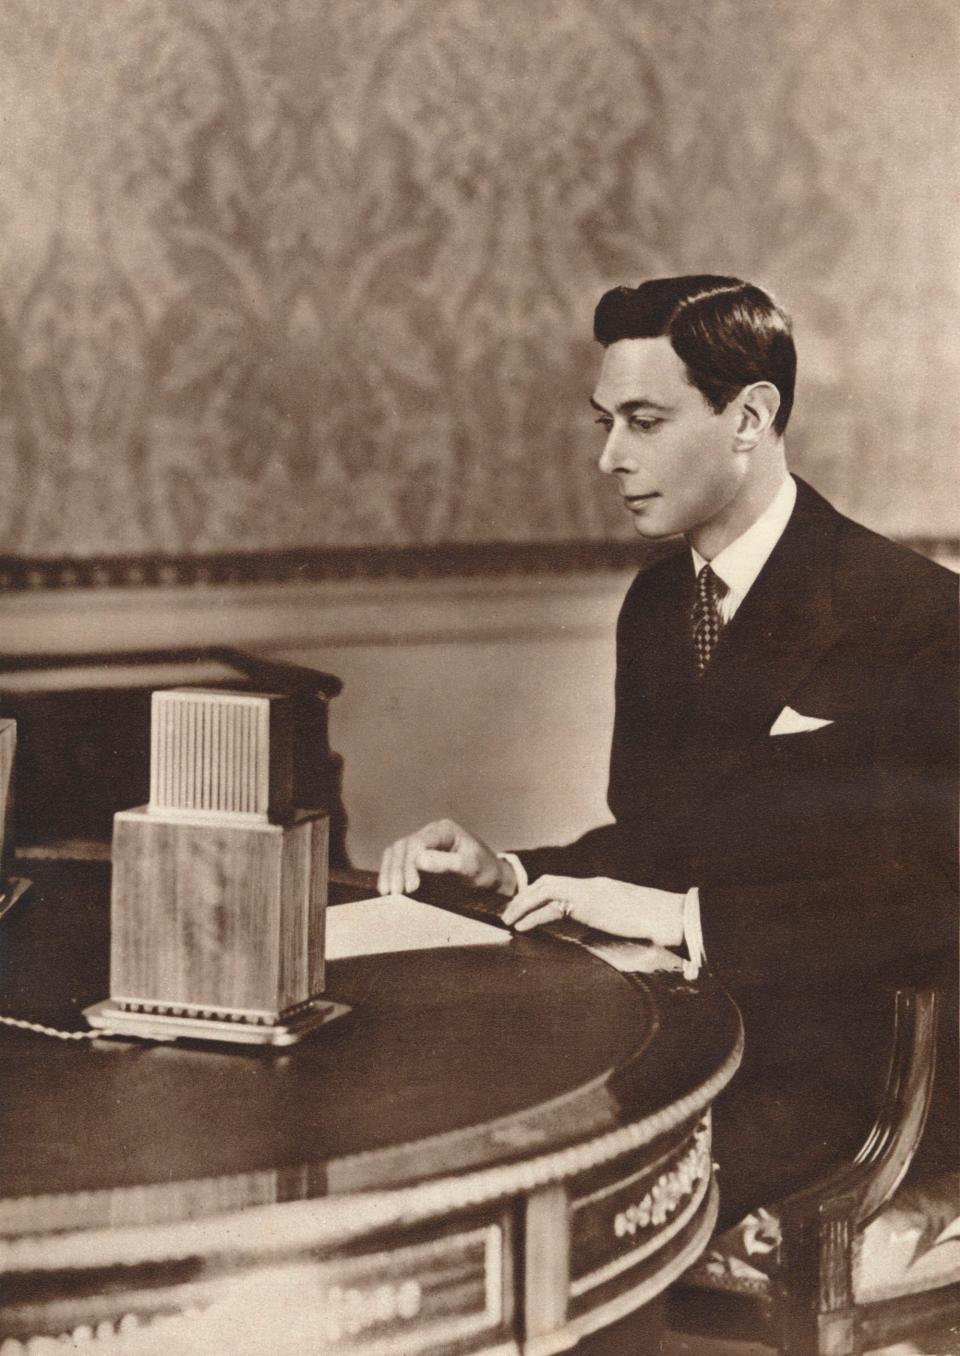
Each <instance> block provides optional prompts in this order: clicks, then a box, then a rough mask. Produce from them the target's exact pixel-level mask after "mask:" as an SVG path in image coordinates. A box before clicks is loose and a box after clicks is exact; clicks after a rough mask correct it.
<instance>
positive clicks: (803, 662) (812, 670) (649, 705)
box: [520, 482, 958, 1076]
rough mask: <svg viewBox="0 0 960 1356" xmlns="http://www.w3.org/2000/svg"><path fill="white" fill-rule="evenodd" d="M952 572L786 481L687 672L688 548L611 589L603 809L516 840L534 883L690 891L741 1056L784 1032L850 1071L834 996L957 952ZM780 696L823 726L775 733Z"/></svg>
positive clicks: (769, 1056) (770, 1049) (847, 1017)
mask: <svg viewBox="0 0 960 1356" xmlns="http://www.w3.org/2000/svg"><path fill="white" fill-rule="evenodd" d="M957 583H958V581H957V579H956V577H955V576H954V575H953V574H951V573H950V572H949V571H948V570H946V569H943V568H942V567H940V566H938V565H936V564H933V563H932V562H930V561H929V560H926V559H924V558H922V557H920V556H918V555H916V554H914V553H913V552H911V551H909V550H906V549H904V548H902V547H900V546H897V545H894V544H893V543H891V542H889V541H887V540H885V539H884V538H882V537H879V536H877V535H876V534H875V533H873V532H870V531H868V530H867V529H865V528H863V527H861V526H859V525H858V524H856V523H854V522H851V521H850V520H849V519H848V518H845V517H844V516H842V515H841V514H840V513H838V512H836V511H835V510H834V509H833V508H832V507H831V506H830V505H829V504H828V503H827V502H826V501H825V500H824V499H822V498H821V497H820V496H819V495H818V494H816V493H815V491H813V490H812V489H811V488H810V487H809V486H808V485H805V484H804V483H803V482H798V496H797V504H796V508H795V510H794V513H793V515H792V517H791V519H790V522H789V523H788V525H787V528H786V531H785V532H784V534H783V536H782V537H781V539H780V541H779V542H778V544H777V546H776V547H775V549H774V551H773V553H772V554H771V556H770V558H769V560H768V561H767V563H766V565H765V566H764V568H763V570H762V571H761V573H760V575H759V577H758V579H757V581H756V583H755V584H754V586H753V588H752V589H751V590H750V592H749V594H748V595H747V597H746V599H745V600H744V602H743V604H742V605H741V607H740V608H739V610H738V612H737V614H736V616H735V617H734V618H733V620H732V622H731V623H730V624H729V625H728V626H727V627H726V628H725V630H724V631H723V633H722V635H721V638H720V642H719V644H718V646H717V649H716V651H715V652H714V655H713V658H712V660H711V662H710V665H709V666H708V668H707V670H706V673H705V674H704V676H703V677H702V678H698V676H697V673H696V669H695V663H694V657H693V648H692V641H691V637H690V622H689V615H690V608H691V606H692V602H693V585H694V578H693V566H692V562H691V559H690V553H689V550H688V549H686V548H682V549H680V550H678V551H677V553H675V554H672V555H670V556H668V557H667V558H665V559H662V560H660V561H659V562H658V563H656V564H655V565H653V566H651V567H650V568H649V569H647V570H645V571H644V572H642V573H641V574H640V575H639V576H638V577H637V578H636V580H635V581H634V583H633V584H632V586H631V588H630V590H629V592H628V594H627V596H626V599H625V601H624V604H623V608H622V611H621V614H620V620H619V624H618V631H617V679H616V719H615V726H614V734H613V744H612V751H611V760H610V784H609V796H608V801H609V806H610V809H611V811H612V813H613V815H614V821H615V822H614V823H613V824H609V825H605V826H603V827H601V828H598V829H594V830H592V831H591V832H589V833H587V834H586V835H584V837H583V838H581V839H579V840H578V841H577V842H575V843H573V844H570V845H568V846H566V847H560V848H541V849H535V850H533V851H528V852H521V853H520V857H521V859H522V861H523V862H524V865H525V867H526V869H527V871H528V873H529V875H530V877H531V879H534V878H535V877H536V876H539V875H542V874H545V873H553V874H564V875H575V876H594V875H600V876H611V877H614V878H616V879H620V880H626V881H632V882H635V883H638V884H642V885H653V886H659V887H661V888H663V889H670V890H687V889H688V888H689V887H691V886H694V885H696V886H698V887H699V889H700V900H701V917H702V924H703V932H704V940H705V945H706V952H707V959H708V964H709V965H710V967H711V968H712V969H713V970H714V971H715V972H716V973H717V974H718V975H719V977H720V978H721V980H722V981H723V982H724V983H725V984H726V985H727V986H728V987H729V988H730V989H731V991H732V992H733V993H734V995H735V996H736V997H737V998H738V1000H739V1001H740V1003H741V1007H742V1009H743V1010H744V1015H745V1024H746V1029H747V1050H748V1062H749V1060H750V1059H752V1060H753V1063H754V1065H755V1066H756V1065H757V1064H758V1062H759V1063H760V1064H763V1063H764V1062H766V1065H767V1066H768V1067H769V1065H770V1064H771V1063H772V1064H774V1065H777V1064H779V1065H780V1066H781V1067H783V1065H784V1060H785V1058H786V1056H785V1054H784V1048H785V1047H784V1040H785V1028H786V1030H787V1034H788V1035H792V1039H789V1040H788V1044H789V1045H791V1046H792V1047H793V1054H794V1056H795V1057H796V1058H795V1063H796V1064H797V1065H798V1066H802V1065H803V1064H804V1062H805V1061H806V1062H807V1063H808V1064H809V1063H811V1062H818V1061H819V1063H820V1069H821V1073H822V1071H823V1070H825V1069H826V1067H827V1064H828V1063H829V1057H830V1056H831V1054H832V1055H833V1056H834V1057H835V1063H836V1062H839V1065H840V1066H849V1062H850V1059H851V1058H852V1056H851V1055H850V1053H849V1051H841V1050H839V1047H837V1046H836V1043H835V1042H834V1040H833V1036H834V1034H835V1032H836V1030H837V1027H838V1025H839V1026H841V1027H846V1028H847V1030H848V1033H849V1034H851V1035H852V1036H853V1037H854V1044H856V1043H857V1040H858V1039H859V1036H858V1035H857V1034H855V1033H858V1032H862V1029H863V1027H864V1023H865V1022H866V1023H867V1025H869V1024H870V1022H871V1021H873V1020H874V1018H875V1015H876V1013H875V1010H874V1014H873V1017H868V1018H865V1017H864V1015H863V1014H864V1011H866V1009H864V1007H863V1003H862V1002H861V1005H860V1012H859V1014H855V1013H853V1012H852V1010H851V1005H850V1002H849V1001H848V1000H849V999H850V998H851V997H852V996H856V997H857V998H858V999H861V1000H862V999H865V997H866V994H867V991H868V990H869V989H870V987H871V985H872V984H873V981H874V979H875V977H876V976H878V975H879V974H881V973H884V972H886V973H893V974H894V975H895V974H897V973H898V972H900V971H903V970H913V969H914V968H915V966H916V963H917V961H918V959H921V958H924V957H929V956H934V955H937V954H938V953H939V954H941V955H943V954H947V955H949V956H951V958H952V959H953V963H954V964H955V957H956V939H957V884H956V871H957V823H958V809H957V724H958V715H957V712H958V660H957V630H958V607H957ZM785 706H790V707H792V708H793V709H794V710H795V711H797V712H800V713H802V714H803V715H807V716H816V717H820V718H823V719H829V720H830V721H832V724H830V725H827V726H824V727H823V728H822V729H818V730H816V731H813V732H804V733H798V734H786V735H778V736H771V735H770V733H769V731H770V728H771V726H772V725H773V723H774V720H775V719H776V717H777V715H778V714H779V713H780V712H781V711H782V710H783V708H784V707H785ZM814 990H815V991H817V992H818V995H819V996H818V997H817V999H816V1001H814V1002H812V1003H811V1002H810V1001H809V999H808V997H807V996H808V995H809V993H810V992H811V991H814ZM821 1019H822V1020H821ZM804 1023H806V1027H804ZM801 1033H802V1034H801ZM798 1043H799V1044H798ZM853 1058H855V1057H853ZM823 1076H826V1075H823Z"/></svg>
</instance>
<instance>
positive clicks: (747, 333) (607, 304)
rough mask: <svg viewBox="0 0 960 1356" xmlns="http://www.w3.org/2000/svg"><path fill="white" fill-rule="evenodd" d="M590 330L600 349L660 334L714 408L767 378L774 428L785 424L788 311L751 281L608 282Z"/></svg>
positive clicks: (789, 398) (791, 355)
mask: <svg viewBox="0 0 960 1356" xmlns="http://www.w3.org/2000/svg"><path fill="white" fill-rule="evenodd" d="M593 333H594V338H595V339H597V341H598V342H599V343H601V344H603V346H604V348H606V347H607V346H608V345H609V344H614V343H616V342H617V340H618V339H657V338H659V337H660V336H661V335H665V336H666V337H667V338H668V339H669V340H670V343H671V345H672V347H673V351H674V352H675V353H676V355H677V357H678V358H680V359H681V360H682V361H683V363H684V364H685V366H686V369H687V380H688V381H689V382H690V384H691V386H695V387H696V388H697V390H698V391H699V392H700V393H701V395H702V396H703V398H704V399H705V400H706V402H707V404H708V405H709V406H710V408H711V409H712V410H713V411H714V413H715V414H719V413H720V412H721V411H722V410H725V409H726V407H727V406H728V405H729V403H730V401H731V400H733V398H734V397H735V396H736V395H737V394H738V393H739V392H740V391H742V390H743V388H744V386H749V385H750V384H751V383H752V382H755V381H769V382H772V384H773V385H774V386H776V388H777V390H778V391H779V392H780V408H779V410H778V411H777V416H776V418H775V419H774V421H773V427H774V431H775V432H776V433H782V432H783V430H784V429H785V428H786V427H787V420H788V419H789V418H790V411H791V409H792V408H793V388H794V383H795V381H796V375H797V353H796V349H795V348H794V346H793V336H792V334H791V325H790V317H789V316H788V315H787V313H786V312H785V311H784V310H782V309H781V307H779V306H778V305H777V303H776V302H775V301H774V300H773V298H772V297H769V296H768V295H767V293H766V292H764V291H763V289H762V288H760V287H754V286H753V284H752V283H745V282H742V281H741V280H740V279H739V278H719V277H715V276H714V275H713V274H710V273H703V274H693V275H689V276H686V277H682V278H651V279H650V280H649V281H648V282H644V283H641V284H640V286H639V287H614V288H613V289H612V291H610V292H606V293H604V295H603V296H602V297H601V298H600V301H599V302H598V304H597V309H596V311H595V313H594V317H593Z"/></svg>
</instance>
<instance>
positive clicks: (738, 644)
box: [697, 481, 839, 754]
mask: <svg viewBox="0 0 960 1356" xmlns="http://www.w3.org/2000/svg"><path fill="white" fill-rule="evenodd" d="M838 522H839V515H838V514H836V513H835V511H834V510H833V509H832V508H831V507H830V505H829V504H827V502H826V501H825V500H823V499H821V498H820V496H819V495H818V494H816V493H815V491H813V490H812V489H811V488H810V487H809V486H808V485H806V484H805V483H804V482H803V481H798V482H797V503H796V507H795V509H794V511H793V514H792V516H791V518H790V521H789V523H788V524H787V527H786V529H785V531H784V533H783V536H782V537H781V538H780V540H779V542H778V543H777V545H776V547H775V548H774V550H773V552H772V553H771V555H770V558H769V560H768V561H767V563H766V565H765V566H764V568H763V569H762V571H761V572H760V575H759V576H758V578H757V580H756V583H755V584H754V585H753V588H751V590H750V592H749V593H748V594H747V596H746V598H745V599H744V601H743V603H742V604H741V606H740V608H739V609H738V610H737V613H736V616H735V617H734V618H733V620H732V621H731V622H730V623H729V625H728V626H727V627H726V628H725V630H724V632H723V634H722V636H721V638H720V642H719V644H718V645H717V648H716V650H715V652H714V655H713V658H712V659H711V661H710V664H709V666H708V668H707V670H706V672H705V673H704V675H703V677H702V679H701V680H700V684H699V693H698V702H697V713H698V717H699V719H698V721H697V724H698V726H700V728H701V729H706V730H710V731H712V736H711V740H712V741H713V740H714V739H717V738H719V740H720V741H721V742H722V743H723V744H724V745H728V746H729V747H728V754H729V753H732V752H734V750H735V749H736V748H738V747H740V746H742V744H743V741H744V738H745V737H749V736H750V735H751V734H756V735H766V734H767V732H768V731H769V729H770V726H771V724H772V722H773V720H774V719H775V717H776V715H777V714H778V712H779V711H780V710H782V708H783V707H784V706H785V705H787V703H788V699H789V697H790V695H791V693H792V692H793V691H794V690H795V689H796V687H797V686H798V684H799V683H800V682H801V681H802V680H803V678H804V677H805V676H806V674H808V673H809V672H810V670H811V669H812V668H813V666H814V665H815V664H816V663H817V661H818V660H819V659H820V657H821V655H823V654H824V652H825V651H826V650H828V649H829V648H830V647H831V646H832V645H833V644H834V643H835V641H836V639H837V636H838V634H839V627H838V625H837V623H836V621H835V618H834V613H833V556H834V537H835V534H836V530H837V524H838Z"/></svg>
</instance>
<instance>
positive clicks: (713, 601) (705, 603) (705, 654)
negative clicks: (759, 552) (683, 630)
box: [690, 565, 727, 673]
mask: <svg viewBox="0 0 960 1356" xmlns="http://www.w3.org/2000/svg"><path fill="white" fill-rule="evenodd" d="M726 591H727V586H726V584H725V583H724V582H723V580H722V579H718V578H717V576H716V575H715V574H714V572H713V570H711V568H710V566H709V565H704V567H703V569H702V570H701V571H700V573H699V574H698V575H697V596H696V599H695V600H694V604H693V611H692V613H691V614H690V619H691V621H692V623H693V644H694V648H695V650H696V652H697V671H698V673H703V671H704V669H705V668H706V667H707V665H708V664H709V663H710V656H711V655H712V654H713V652H714V650H715V649H716V645H717V641H718V640H719V639H720V631H721V629H722V627H723V622H722V621H721V618H720V608H719V606H718V604H719V602H720V599H721V598H722V597H723V595H724V594H725V593H726Z"/></svg>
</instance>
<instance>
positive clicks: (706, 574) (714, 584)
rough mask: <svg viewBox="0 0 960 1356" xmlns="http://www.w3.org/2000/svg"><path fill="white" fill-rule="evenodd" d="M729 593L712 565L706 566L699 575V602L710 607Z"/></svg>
mask: <svg viewBox="0 0 960 1356" xmlns="http://www.w3.org/2000/svg"><path fill="white" fill-rule="evenodd" d="M726 591H727V586H726V584H725V583H724V582H723V580H722V579H721V578H720V577H719V575H716V574H714V572H713V568H712V566H710V565H704V566H703V568H702V569H701V571H700V573H699V574H698V575H697V600H698V602H700V603H706V604H707V605H708V606H710V607H716V605H717V603H718V602H719V601H720V599H721V598H722V597H723V595H724V594H725V593H726Z"/></svg>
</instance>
